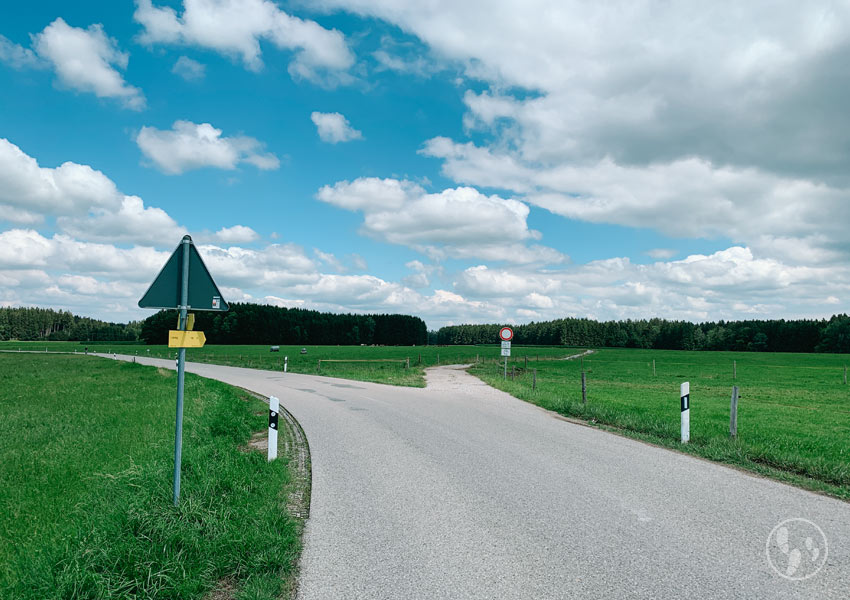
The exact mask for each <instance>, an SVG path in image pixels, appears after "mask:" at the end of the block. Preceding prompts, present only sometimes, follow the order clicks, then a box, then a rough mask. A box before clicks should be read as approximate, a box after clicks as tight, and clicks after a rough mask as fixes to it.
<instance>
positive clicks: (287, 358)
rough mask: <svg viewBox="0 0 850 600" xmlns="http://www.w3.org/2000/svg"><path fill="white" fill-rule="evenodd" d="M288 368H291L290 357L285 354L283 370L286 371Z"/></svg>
mask: <svg viewBox="0 0 850 600" xmlns="http://www.w3.org/2000/svg"><path fill="white" fill-rule="evenodd" d="M288 368H289V357H288V356H284V357H283V372H284V373H286V371H287V369H288Z"/></svg>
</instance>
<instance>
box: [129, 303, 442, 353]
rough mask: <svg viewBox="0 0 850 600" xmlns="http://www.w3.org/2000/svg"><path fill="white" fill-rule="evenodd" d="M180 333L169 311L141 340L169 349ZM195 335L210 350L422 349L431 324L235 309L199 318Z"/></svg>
mask: <svg viewBox="0 0 850 600" xmlns="http://www.w3.org/2000/svg"><path fill="white" fill-rule="evenodd" d="M176 328H177V311H174V310H169V311H166V310H163V311H160V312H158V313H156V314H155V315H152V316H150V317H148V318H147V319H145V320H144V321H143V322H142V326H141V332H140V336H139V337H140V338H141V339H142V340H144V341H145V342H146V343H148V344H164V343H167V340H168V330H169V329H176ZM194 329H195V330H197V331H203V332H204V336H205V337H206V338H207V343H208V344H270V345H271V344H284V345H307V344H311V345H316V346H320V345H328V346H330V345H358V344H367V345H372V344H376V345H384V346H413V345H417V346H422V345H425V344H427V342H428V330H427V327H426V325H425V321H423V320H422V319H420V318H419V317H413V316H409V315H386V314H382V315H357V314H335V313H325V312H319V311H316V310H309V309H304V308H283V307H277V306H268V305H264V304H247V303H235V304H231V305H230V310H229V311H228V312H226V313H219V312H205V311H200V312H197V313H195V327H194Z"/></svg>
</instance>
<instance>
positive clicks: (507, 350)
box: [499, 327, 514, 381]
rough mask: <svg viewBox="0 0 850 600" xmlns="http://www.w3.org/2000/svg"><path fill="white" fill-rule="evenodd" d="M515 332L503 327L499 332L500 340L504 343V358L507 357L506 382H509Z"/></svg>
mask: <svg viewBox="0 0 850 600" xmlns="http://www.w3.org/2000/svg"><path fill="white" fill-rule="evenodd" d="M513 337H514V330H513V329H511V328H510V327H502V328H501V329H500V330H499V339H500V340H501V341H502V356H504V357H505V381H507V380H508V357H509V356H510V355H511V340H512V339H513Z"/></svg>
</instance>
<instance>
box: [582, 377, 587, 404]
mask: <svg viewBox="0 0 850 600" xmlns="http://www.w3.org/2000/svg"><path fill="white" fill-rule="evenodd" d="M581 401H582V403H583V404H584V405H585V406H587V376H586V375H585V373H584V371H582V372H581Z"/></svg>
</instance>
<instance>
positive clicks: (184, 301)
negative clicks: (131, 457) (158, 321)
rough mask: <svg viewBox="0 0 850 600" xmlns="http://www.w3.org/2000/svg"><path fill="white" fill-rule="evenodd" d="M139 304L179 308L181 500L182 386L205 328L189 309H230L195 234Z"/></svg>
mask: <svg viewBox="0 0 850 600" xmlns="http://www.w3.org/2000/svg"><path fill="white" fill-rule="evenodd" d="M139 307H140V308H164V309H175V308H176V309H177V310H178V311H179V313H178V319H177V329H176V330H171V331H169V332H168V347H169V348H178V349H179V350H178V353H177V411H176V418H175V424H174V483H173V500H174V506H177V504H178V502H179V500H180V466H181V463H182V456H183V389H184V385H183V384H184V380H185V375H186V348H202V347H203V346H204V343H205V342H206V337H205V336H204V332H203V331H192V328H193V327H194V322H195V318H194V317H195V315H194V314H189V309H190V308H192V309H194V310H207V311H222V312H224V311H227V310H228V309H229V308H230V307H229V306H228V304H227V302H225V300H224V298H222V296H221V292H220V291H219V290H218V286H216V284H215V282H214V281H213V279H212V277H211V276H210V272H209V271H208V270H207V267H206V265H204V261H203V260H201V255H200V254H198V250H197V248H195V245H194V244H193V243H192V238H191V237H190V236H188V235H185V236H183V239H182V240H181V242H180V245H179V246H177V248H176V249H175V250H174V253H173V254H172V255H171V257H170V258H169V259H168V261H167V262H166V263H165V265H164V266H163V267H162V270H161V271H160V272H159V275H157V277H156V279H154V281H153V283H152V284H151V285H150V287H149V288H148V291H147V292H145V295H144V296H142V299H141V300H139Z"/></svg>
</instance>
